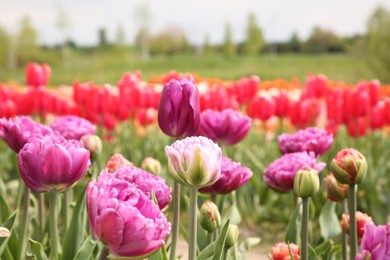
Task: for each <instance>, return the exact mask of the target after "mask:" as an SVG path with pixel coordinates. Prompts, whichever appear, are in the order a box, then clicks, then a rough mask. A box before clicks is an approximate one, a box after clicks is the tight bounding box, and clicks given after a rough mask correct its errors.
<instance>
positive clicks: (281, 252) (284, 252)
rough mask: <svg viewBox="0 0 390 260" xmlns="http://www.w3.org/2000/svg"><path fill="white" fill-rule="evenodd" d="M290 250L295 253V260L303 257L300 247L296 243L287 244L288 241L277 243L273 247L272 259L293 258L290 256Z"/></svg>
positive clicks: (283, 259)
mask: <svg viewBox="0 0 390 260" xmlns="http://www.w3.org/2000/svg"><path fill="white" fill-rule="evenodd" d="M290 251H291V254H292V255H293V259H294V260H299V259H301V258H300V252H299V251H300V250H299V247H298V246H297V245H296V244H294V243H290V244H288V245H287V244H286V242H279V243H276V244H275V245H274V246H273V247H272V257H271V259H272V260H287V259H290V260H292V259H291V258H290Z"/></svg>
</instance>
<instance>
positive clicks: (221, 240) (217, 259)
mask: <svg viewBox="0 0 390 260" xmlns="http://www.w3.org/2000/svg"><path fill="white" fill-rule="evenodd" d="M229 222H230V220H229V219H228V220H227V221H226V223H225V225H224V226H223V229H222V231H221V233H220V234H219V236H218V238H217V240H215V249H214V252H215V253H214V256H213V260H221V259H222V256H223V251H224V249H225V241H226V235H227V230H228V228H229Z"/></svg>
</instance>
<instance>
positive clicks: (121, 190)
mask: <svg viewBox="0 0 390 260" xmlns="http://www.w3.org/2000/svg"><path fill="white" fill-rule="evenodd" d="M87 209H88V218H89V226H90V229H91V232H92V235H93V237H95V238H96V239H99V240H101V241H102V242H103V244H105V245H106V246H107V247H108V248H109V250H110V252H111V253H112V254H114V255H118V256H127V257H130V256H146V255H148V254H151V253H152V252H154V251H156V250H157V249H159V248H160V247H162V246H163V245H164V239H165V238H166V237H167V236H168V235H169V233H170V231H171V224H170V223H169V222H167V219H166V217H165V216H164V215H163V214H162V213H161V212H160V210H159V208H158V206H157V205H156V204H154V203H153V201H152V200H150V199H149V198H148V197H147V196H146V195H145V194H144V193H143V192H142V191H141V190H139V189H138V188H137V187H136V186H135V185H134V184H132V183H130V182H128V181H125V180H121V179H118V178H116V177H115V176H114V175H113V174H110V173H107V172H106V173H102V174H101V175H100V177H99V179H98V181H97V182H95V181H92V182H90V183H89V185H88V187H87Z"/></svg>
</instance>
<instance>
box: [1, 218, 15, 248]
mask: <svg viewBox="0 0 390 260" xmlns="http://www.w3.org/2000/svg"><path fill="white" fill-rule="evenodd" d="M15 219H16V211H15V212H14V213H12V215H11V216H9V218H8V219H7V220H6V221H5V222H4V223H3V224H2V226H3V227H5V228H7V229H8V230H10V231H11V236H12V234H14V233H15V232H16V231H15V229H13V226H14V224H15ZM11 236H10V237H11ZM14 236H15V234H14ZM10 237H0V255H1V254H2V253H3V251H4V249H5V248H6V246H7V244H8V241H9V240H10Z"/></svg>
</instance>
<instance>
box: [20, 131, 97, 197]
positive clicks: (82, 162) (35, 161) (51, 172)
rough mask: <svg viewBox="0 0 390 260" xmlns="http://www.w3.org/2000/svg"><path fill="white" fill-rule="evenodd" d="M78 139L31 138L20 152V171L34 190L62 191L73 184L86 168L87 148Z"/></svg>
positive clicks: (88, 162)
mask: <svg viewBox="0 0 390 260" xmlns="http://www.w3.org/2000/svg"><path fill="white" fill-rule="evenodd" d="M82 146H83V145H82V144H81V143H80V142H79V141H74V140H72V141H65V140H58V139H56V138H55V137H50V136H49V137H46V138H43V139H34V140H33V141H31V142H30V143H27V144H26V145H25V146H24V147H23V149H22V150H21V151H20V152H19V155H18V163H19V170H20V175H21V177H22V179H23V180H24V182H25V183H26V185H27V186H28V187H29V188H30V189H31V190H32V191H35V192H48V191H50V190H52V189H56V190H57V191H59V192H61V191H64V190H66V189H68V188H70V187H71V186H73V185H74V184H75V183H76V182H77V181H78V180H79V179H80V178H81V177H82V176H84V174H85V173H86V172H87V170H88V166H89V165H90V161H89V152H88V151H87V150H86V149H85V148H83V147H82Z"/></svg>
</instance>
